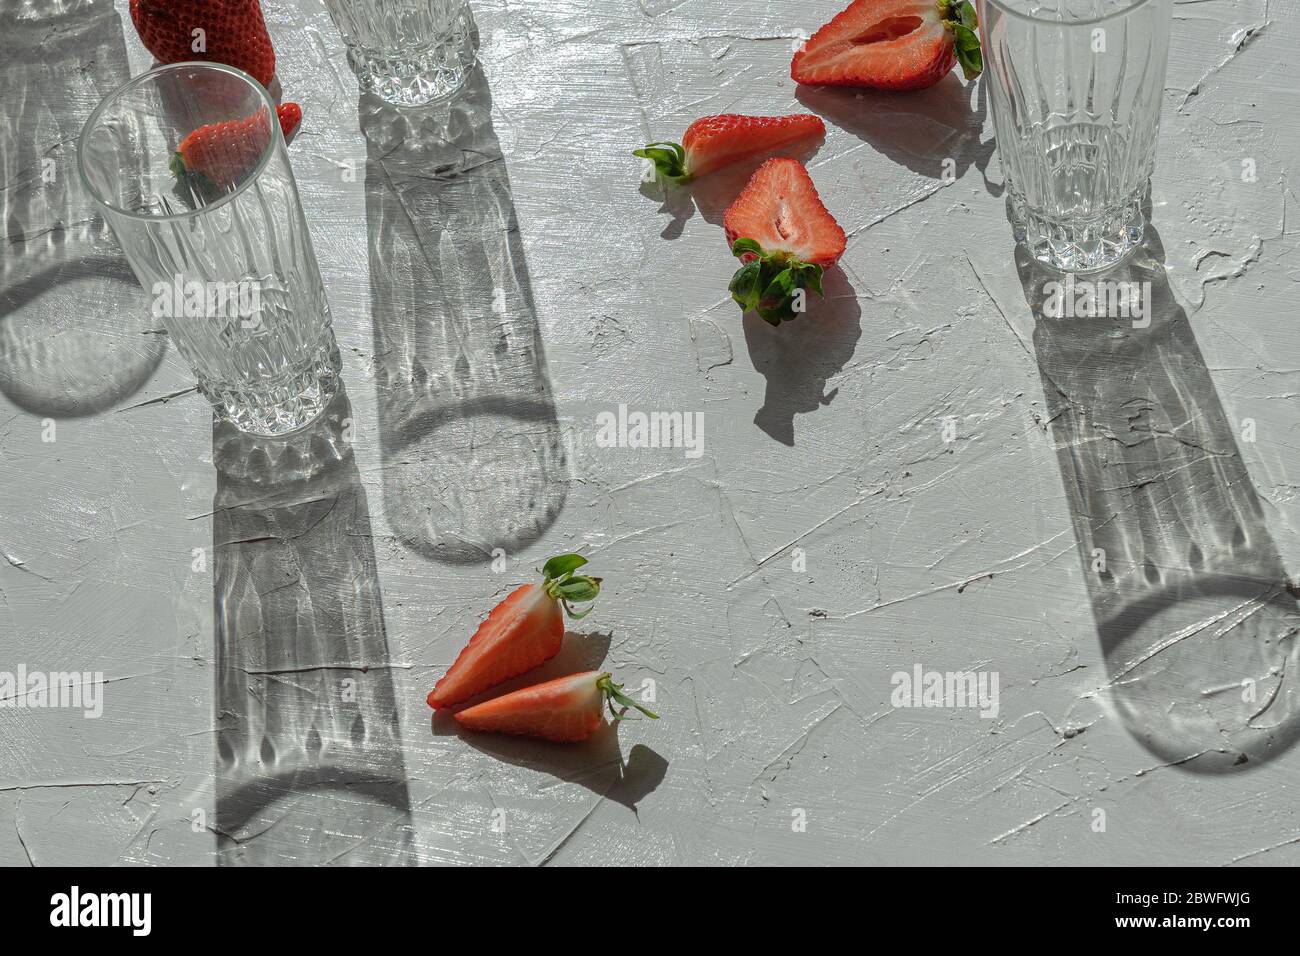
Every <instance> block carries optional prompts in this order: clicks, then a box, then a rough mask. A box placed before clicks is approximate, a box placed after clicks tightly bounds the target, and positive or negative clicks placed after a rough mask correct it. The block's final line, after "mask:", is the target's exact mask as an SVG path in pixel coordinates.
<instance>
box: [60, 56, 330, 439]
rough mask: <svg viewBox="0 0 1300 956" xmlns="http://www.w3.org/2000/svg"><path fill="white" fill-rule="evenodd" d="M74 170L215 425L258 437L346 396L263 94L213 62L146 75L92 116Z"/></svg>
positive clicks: (294, 424)
mask: <svg viewBox="0 0 1300 956" xmlns="http://www.w3.org/2000/svg"><path fill="white" fill-rule="evenodd" d="M226 122H233V123H234V124H237V125H232V126H226V127H223V129H222V130H221V131H217V130H213V129H211V128H209V129H207V130H204V131H203V133H202V134H200V135H199V136H198V137H196V138H195V139H196V140H203V139H205V137H206V142H207V143H208V145H207V147H206V149H205V150H204V151H202V152H200V151H198V147H195V148H194V150H193V151H191V152H189V153H188V154H187V153H186V152H185V151H183V150H182V151H179V152H178V146H180V144H181V143H182V141H183V140H185V139H186V137H187V136H188V135H189V134H190V133H191V132H193V131H195V130H197V129H200V128H201V127H205V126H208V125H209V124H217V123H226ZM191 142H194V141H191ZM187 158H188V160H189V161H190V162H191V163H192V165H193V166H194V168H192V169H188V170H186V169H184V168H182V164H183V163H184V162H185V161H186V159H187ZM78 165H79V167H80V170H81V177H82V181H83V182H84V184H85V186H86V189H87V191H88V192H89V193H90V195H91V196H93V197H94V199H95V201H96V203H98V205H99V206H100V208H101V209H102V210H103V213H104V217H105V219H107V221H108V224H109V226H110V227H111V228H112V230H113V234H114V235H115V236H116V237H117V241H118V242H119V244H120V245H121V246H122V251H123V252H124V253H125V254H126V259H127V262H128V263H130V265H131V269H132V270H133V271H134V272H135V275H136V278H137V279H139V281H140V284H141V285H143V286H144V288H145V290H146V291H147V292H149V293H150V295H151V296H152V311H153V314H154V316H155V317H156V318H158V319H159V320H161V322H162V323H163V325H164V326H166V329H167V332H168V334H169V337H170V339H171V341H172V342H173V343H175V345H176V348H177V350H179V351H180V353H181V355H183V356H184V357H185V358H186V359H187V360H188V361H189V363H190V365H191V366H192V367H193V369H194V373H195V375H196V376H197V377H198V383H199V389H200V390H201V391H202V392H203V394H204V395H205V396H207V398H208V399H209V400H210V401H211V402H212V405H213V407H214V409H215V410H216V414H217V415H218V416H219V417H221V418H223V419H225V420H228V421H229V422H231V423H232V424H233V425H234V426H235V427H236V428H239V429H240V430H242V431H246V432H252V433H253V434H257V435H272V436H277V435H284V434H288V433H289V432H292V431H296V430H297V429H299V428H302V427H304V426H306V425H308V424H309V423H311V422H312V421H313V420H314V419H315V418H316V417H317V416H318V415H319V414H320V413H321V412H322V411H323V410H324V409H325V407H326V406H327V405H328V404H329V401H330V398H331V397H332V396H333V394H334V392H335V390H336V389H337V387H338V375H339V371H340V359H339V351H338V346H337V345H336V344H335V341H334V332H333V328H332V326H331V323H330V310H329V304H328V302H327V301H326V298H325V289H324V286H323V285H322V283H321V277H320V270H319V269H318V268H317V265H316V255H315V252H314V251H313V249H312V244H311V236H310V235H309V234H308V232H307V223H306V221H305V220H304V218H303V211H302V205H301V204H300V202H299V200H298V188H297V185H296V184H295V183H294V178H293V171H292V169H291V168H290V167H289V159H288V156H287V154H286V152H285V146H284V136H283V135H282V134H281V132H280V126H279V123H278V122H277V120H276V112H275V104H274V103H273V102H272V101H271V99H270V97H269V96H268V95H267V92H266V90H265V89H263V88H262V86H261V85H260V84H258V82H257V81H256V80H254V79H253V78H252V77H250V76H248V74H246V73H244V72H242V71H241V70H237V69H234V68H233V67H229V66H222V65H219V64H215V63H176V64H172V65H171V66H164V67H159V68H157V69H154V70H151V71H150V72H148V73H145V74H143V75H142V76H139V77H137V78H136V79H134V80H132V81H131V82H129V83H127V84H126V85H125V86H122V87H120V88H119V89H118V90H116V91H115V92H113V93H110V94H109V95H108V96H107V97H105V99H104V101H103V102H102V103H100V104H99V106H98V107H97V108H96V109H95V111H94V113H92V114H91V116H90V119H89V120H87V121H86V125H85V128H84V129H83V130H82V133H81V140H80V142H79V144H78Z"/></svg>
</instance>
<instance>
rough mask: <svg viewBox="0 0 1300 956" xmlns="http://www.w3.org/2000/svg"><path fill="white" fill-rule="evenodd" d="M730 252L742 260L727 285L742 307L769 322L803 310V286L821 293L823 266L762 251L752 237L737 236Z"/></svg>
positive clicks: (785, 319) (779, 251)
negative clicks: (738, 237)
mask: <svg viewBox="0 0 1300 956" xmlns="http://www.w3.org/2000/svg"><path fill="white" fill-rule="evenodd" d="M731 254H732V255H734V256H736V257H737V258H739V259H740V261H741V262H742V263H744V264H743V265H742V266H741V267H740V268H739V269H737V270H736V274H735V275H734V276H732V277H731V284H730V285H729V286H728V287H727V288H728V289H729V290H730V292H731V297H732V298H733V299H735V300H736V304H737V305H739V306H740V307H741V308H742V309H744V310H746V311H749V310H751V309H752V310H753V311H754V312H757V313H758V317H759V318H760V319H762V320H763V321H764V322H767V323H769V324H771V325H780V324H781V323H782V322H787V321H789V320H790V319H793V318H796V317H797V316H798V315H799V314H800V313H801V312H803V311H804V300H805V295H804V290H806V289H811V290H812V291H813V292H816V293H817V294H818V295H821V294H822V271H823V270H822V267H821V266H819V265H817V264H816V263H815V262H803V261H801V260H800V259H798V258H797V257H795V256H792V255H791V254H790V253H788V252H784V251H782V250H779V249H778V250H777V251H775V252H765V251H764V250H763V247H762V246H760V245H759V244H758V242H756V241H755V240H753V239H746V238H743V237H742V238H740V239H737V240H736V241H735V243H734V244H733V245H732V247H731Z"/></svg>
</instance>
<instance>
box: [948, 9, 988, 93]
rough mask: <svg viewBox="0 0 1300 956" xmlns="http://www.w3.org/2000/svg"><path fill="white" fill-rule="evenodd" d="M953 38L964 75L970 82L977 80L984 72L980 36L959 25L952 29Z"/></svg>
mask: <svg viewBox="0 0 1300 956" xmlns="http://www.w3.org/2000/svg"><path fill="white" fill-rule="evenodd" d="M952 37H953V45H954V46H955V47H956V50H957V62H958V63H960V64H961V71H962V73H963V74H964V75H965V77H966V79H968V80H973V79H975V77H977V76H979V75H980V73H982V72H983V71H984V55H983V54H982V53H981V52H980V38H979V36H977V35H976V33H975V31H974V30H972V29H971V28H970V27H968V26H966V25H965V24H961V23H959V24H957V25H956V26H954V27H953V28H952Z"/></svg>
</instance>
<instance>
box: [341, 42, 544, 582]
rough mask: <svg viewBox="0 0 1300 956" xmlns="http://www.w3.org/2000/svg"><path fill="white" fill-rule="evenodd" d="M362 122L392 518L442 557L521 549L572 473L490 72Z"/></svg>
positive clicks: (376, 104)
mask: <svg viewBox="0 0 1300 956" xmlns="http://www.w3.org/2000/svg"><path fill="white" fill-rule="evenodd" d="M359 113H360V123H361V129H362V131H363V132H364V134H365V136H366V139H367V161H366V183H365V190H366V220H367V225H368V230H369V246H370V283H371V306H372V316H373V323H374V339H375V364H376V371H375V377H376V385H377V388H378V393H379V394H378V400H379V423H380V450H381V457H382V464H383V483H384V506H385V511H386V513H387V517H388V522H389V524H390V526H391V527H392V529H393V531H394V533H395V534H396V535H397V537H398V539H399V540H400V541H401V542H402V543H403V545H405V546H406V547H408V548H410V549H412V550H414V551H416V552H418V553H420V554H423V555H425V556H426V557H429V558H432V559H434V560H438V561H443V562H449V563H456V564H469V563H475V562H481V561H488V560H490V559H491V557H492V551H493V549H495V548H502V549H504V550H505V551H506V552H507V553H514V552H516V551H518V550H521V549H522V548H524V547H526V546H527V545H528V544H530V543H531V542H533V541H535V540H536V539H537V538H539V537H540V536H541V535H542V533H543V532H544V531H545V530H546V529H547V528H548V527H549V526H550V525H551V523H552V522H553V521H554V520H555V517H556V516H557V515H558V514H559V512H560V509H561V508H562V507H563V506H564V501H565V498H566V496H567V494H568V481H569V468H568V462H567V460H566V457H565V453H564V448H563V444H562V442H561V436H560V426H559V421H558V419H557V417H556V411H555V404H554V401H553V399H552V397H551V389H550V382H549V380H548V378H547V375H546V362H545V358H544V356H543V352H542V343H541V336H540V332H539V329H538V322H537V311H536V308H535V306H534V303H533V294H532V283H531V281H530V279H529V275H528V268H527V264H526V262H525V260H524V251H523V246H522V243H521V241H520V236H519V227H518V223H517V222H516V219H515V209H514V200H513V198H512V196H511V190H510V180H509V176H508V173H507V171H506V165H505V161H504V159H503V157H502V154H501V147H500V144H499V143H498V141H497V138H496V133H495V132H494V131H493V128H492V120H491V93H490V91H489V89H488V83H487V77H486V76H485V75H484V73H483V69H482V67H481V66H476V67H475V68H474V69H473V70H472V71H471V72H470V74H469V77H468V79H467V80H466V82H465V86H464V87H463V88H462V89H461V90H460V91H459V93H457V94H456V95H454V96H453V97H452V98H451V99H450V100H447V101H444V102H440V103H435V104H432V105H431V106H429V107H426V108H423V109H396V108H394V107H391V106H388V105H387V104H385V103H383V102H382V101H381V100H380V99H378V97H375V96H369V95H365V96H363V97H362V98H361V101H360V104H359Z"/></svg>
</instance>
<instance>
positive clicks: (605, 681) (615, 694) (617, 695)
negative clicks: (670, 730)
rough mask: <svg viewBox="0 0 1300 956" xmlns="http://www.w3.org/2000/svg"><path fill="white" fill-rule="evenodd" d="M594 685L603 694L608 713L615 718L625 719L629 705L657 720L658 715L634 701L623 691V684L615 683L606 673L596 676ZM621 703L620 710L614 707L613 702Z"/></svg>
mask: <svg viewBox="0 0 1300 956" xmlns="http://www.w3.org/2000/svg"><path fill="white" fill-rule="evenodd" d="M596 686H597V687H599V688H600V690H601V693H603V694H604V695H605V704H606V705H607V706H608V707H609V713H610V715H611V716H612V717H613V718H614V719H615V720H627V719H628V718H627V711H628V708H629V707H635V708H636V709H637V710H639V711H641V713H643V714H645V715H646V716H647V717H649V718H650V719H651V720H658V719H659V715H658V714H656V713H655V712H654V711H653V710H650V709H649V708H647V707H643V706H641V705H640V704H638V703H637V702H636V701H634V700H633V699H632V698H631V697H629V696H627V694H625V693H623V685H622V684H615V683H614V678H612V677H610V676H609V675H608V674H601V675H600V677H598V678H596ZM615 701H617V702H618V703H620V704H622V705H623V707H622V709H621V710H615V709H614V702H615Z"/></svg>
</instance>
